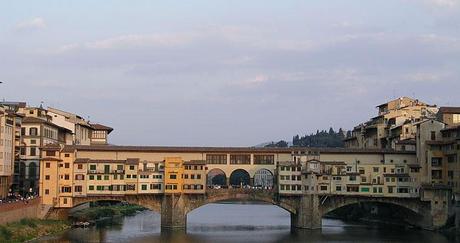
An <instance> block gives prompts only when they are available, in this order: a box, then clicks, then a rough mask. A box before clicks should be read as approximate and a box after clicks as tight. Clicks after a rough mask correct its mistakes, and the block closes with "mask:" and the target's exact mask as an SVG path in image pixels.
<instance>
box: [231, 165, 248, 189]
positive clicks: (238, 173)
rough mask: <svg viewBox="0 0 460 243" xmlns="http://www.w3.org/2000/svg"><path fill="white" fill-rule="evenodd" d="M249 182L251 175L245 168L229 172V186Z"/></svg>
mask: <svg viewBox="0 0 460 243" xmlns="http://www.w3.org/2000/svg"><path fill="white" fill-rule="evenodd" d="M250 184H251V176H250V175H249V172H247V171H246V170H245V169H236V170H234V171H232V173H231V174H230V186H233V187H241V186H246V185H250Z"/></svg>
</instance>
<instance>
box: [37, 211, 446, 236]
mask: <svg viewBox="0 0 460 243" xmlns="http://www.w3.org/2000/svg"><path fill="white" fill-rule="evenodd" d="M36 242H132V243H137V242H217V243H220V242H405V243H406V242H417V243H421V242H436V243H443V242H451V241H449V239H448V238H446V237H445V236H443V235H441V234H438V233H432V232H427V231H418V230H405V229H404V228H402V227H388V226H386V227H383V226H379V227H378V226H369V225H364V224H353V223H345V222H343V221H340V220H334V219H323V229H322V230H318V231H291V229H290V216H289V213H287V212H286V211H284V210H283V209H280V208H278V207H276V206H273V205H266V204H233V203H232V204H208V205H206V206H203V207H201V208H198V209H196V210H194V211H193V212H191V213H190V214H189V215H188V223H187V234H185V233H170V234H165V233H163V234H161V233H160V215H159V214H158V213H154V212H151V211H143V212H141V213H139V214H137V215H135V216H130V217H124V218H117V219H114V220H112V221H108V222H101V223H99V224H98V225H97V226H95V227H91V228H88V229H81V228H76V229H70V230H68V231H66V232H64V233H62V234H61V235H56V236H52V237H46V238H43V239H40V240H38V241H36Z"/></svg>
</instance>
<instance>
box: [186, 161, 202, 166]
mask: <svg viewBox="0 0 460 243" xmlns="http://www.w3.org/2000/svg"><path fill="white" fill-rule="evenodd" d="M205 164H206V161H204V160H190V161H185V162H184V165H205Z"/></svg>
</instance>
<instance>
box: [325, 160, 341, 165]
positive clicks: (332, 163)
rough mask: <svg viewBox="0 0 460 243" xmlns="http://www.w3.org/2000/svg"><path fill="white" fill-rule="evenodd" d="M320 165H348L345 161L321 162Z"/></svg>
mask: <svg viewBox="0 0 460 243" xmlns="http://www.w3.org/2000/svg"><path fill="white" fill-rule="evenodd" d="M320 163H322V164H326V165H346V164H347V163H345V162H344V161H321V162H320Z"/></svg>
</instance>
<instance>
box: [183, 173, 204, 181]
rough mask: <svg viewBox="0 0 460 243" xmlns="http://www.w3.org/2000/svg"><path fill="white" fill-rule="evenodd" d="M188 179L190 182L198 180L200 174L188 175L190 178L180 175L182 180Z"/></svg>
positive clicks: (186, 175)
mask: <svg viewBox="0 0 460 243" xmlns="http://www.w3.org/2000/svg"><path fill="white" fill-rule="evenodd" d="M189 178H190V179H192V180H194V179H197V180H200V179H201V175H200V174H196V175H195V174H190V176H189V174H182V179H189Z"/></svg>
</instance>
